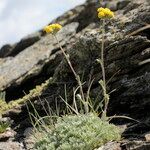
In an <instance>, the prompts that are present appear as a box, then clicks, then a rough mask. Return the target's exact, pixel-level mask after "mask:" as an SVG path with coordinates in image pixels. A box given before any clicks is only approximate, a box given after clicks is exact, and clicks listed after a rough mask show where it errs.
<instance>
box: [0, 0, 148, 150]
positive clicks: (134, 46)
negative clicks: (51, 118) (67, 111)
mask: <svg viewBox="0 0 150 150" xmlns="http://www.w3.org/2000/svg"><path fill="white" fill-rule="evenodd" d="M111 4H113V5H111ZM102 5H103V6H108V7H110V8H112V9H113V10H115V19H114V20H107V21H106V28H105V30H106V34H105V54H104V57H105V68H106V80H107V81H108V80H109V79H110V78H111V77H112V76H113V78H111V80H110V81H109V84H108V89H107V90H108V91H109V92H111V91H112V90H114V89H115V91H114V92H113V93H111V95H110V103H109V108H108V115H125V116H130V117H132V118H133V119H137V120H141V122H142V123H137V124H136V125H134V127H130V126H128V127H127V129H126V130H125V132H124V137H126V138H129V137H128V136H129V133H130V136H132V138H133V137H134V135H136V137H143V134H145V132H146V133H147V132H149V131H150V126H149V122H150V121H149V120H150V119H149V116H150V111H149V108H150V94H149V93H150V85H149V83H150V67H149V65H150V40H149V38H150V33H149V24H150V6H149V1H148V0H132V1H131V0H127V1H125V0H118V1H116V0H111V2H110V1H109V0H108V1H107V0H106V1H105V2H104V3H103V4H102ZM99 6H100V5H99V4H98V1H97V0H88V1H87V2H86V3H85V4H83V5H81V6H77V7H76V8H75V9H72V10H70V11H68V12H66V13H65V14H64V15H62V16H60V17H59V18H57V19H55V20H54V21H53V22H58V23H61V24H62V25H64V27H63V29H62V31H60V32H59V33H58V38H59V41H60V44H61V45H62V47H63V48H64V49H65V51H66V52H67V53H68V54H69V57H70V60H71V62H72V65H73V67H74V69H75V70H76V72H77V73H78V74H79V75H80V77H82V79H83V82H85V84H84V85H83V90H84V92H85V93H86V92H87V89H88V86H89V79H90V78H92V79H94V82H93V85H92V87H91V93H90V96H91V98H92V99H93V100H96V99H98V100H99V101H100V100H101V99H102V93H101V92H100V91H101V87H100V85H99V84H98V81H99V80H100V79H101V78H102V72H101V68H100V65H99V64H98V63H97V62H96V59H98V58H99V57H100V50H101V43H102V34H101V28H100V25H101V21H100V20H99V19H98V18H97V12H96V9H97V8H98V7H99ZM72 22H73V23H72ZM39 34H40V39H34V38H33V39H32V38H31V39H30V38H29V39H28V38H27V39H24V42H23V43H24V44H23V43H21V42H20V45H19V43H17V44H14V45H7V46H5V47H4V48H3V49H5V50H3V51H6V54H4V52H3V53H2V52H1V53H2V55H3V57H5V56H11V57H8V58H1V59H0V91H6V102H9V101H11V102H13V99H17V98H19V102H20V101H21V102H20V103H19V106H18V105H17V106H16V105H14V109H13V111H12V113H8V114H7V112H8V111H7V110H6V111H7V112H6V114H7V116H9V115H10V116H11V119H13V120H15V119H16V118H17V119H18V120H17V125H18V124H19V123H20V124H21V123H22V121H23V120H24V119H25V118H27V117H28V116H27V115H26V114H27V109H25V104H24V101H22V98H23V96H24V94H21V92H22V91H25V93H26V91H27V94H29V93H30V92H29V91H30V90H31V89H33V88H35V87H36V85H40V84H41V83H43V82H44V81H45V80H47V79H48V78H49V77H52V81H51V82H50V83H48V84H47V85H46V87H45V88H44V90H40V92H41V93H40V96H41V97H40V99H42V100H43V99H44V100H46V104H45V103H44V102H43V101H42V102H43V103H44V104H45V105H46V106H47V102H49V105H50V106H51V107H52V106H54V105H55V100H57V102H58V103H59V104H60V106H61V108H62V109H63V107H62V106H63V105H62V101H61V99H60V96H62V97H63V96H65V92H64V91H65V90H64V86H65V87H66V90H67V98H68V101H69V102H72V89H73V88H76V87H77V83H76V80H75V78H74V75H73V74H72V72H71V70H70V68H69V66H68V64H67V63H66V60H65V59H64V57H63V55H62V53H61V51H60V49H59V47H58V45H57V43H56V41H55V40H54V38H53V37H52V36H51V35H45V34H42V31H39ZM32 40H33V41H32ZM36 40H38V41H36ZM25 41H26V42H27V43H26V42H25ZM28 42H29V43H28ZM30 42H31V43H30ZM17 45H18V48H17ZM22 93H23V92H22ZM29 95H30V96H29ZM29 95H27V96H26V98H25V99H26V100H25V101H27V99H33V97H34V100H35V102H34V104H35V107H36V108H37V110H39V112H40V113H43V112H44V111H43V109H42V107H41V101H40V100H39V97H38V94H36V95H35V94H34V93H32V92H31V93H30V94H29ZM99 101H98V103H99ZM6 102H5V103H6ZM11 102H10V103H9V104H11ZM14 102H18V101H17V100H15V101H14ZM43 103H42V104H43ZM9 106H10V105H9ZM8 108H9V107H8ZM18 108H19V109H18ZM15 110H16V112H17V113H15ZM18 110H19V111H18ZM4 115H5V114H4ZM42 115H43V114H42ZM16 116H17V117H16ZM22 116H23V117H22ZM19 120H20V122H19ZM120 120H121V119H120ZM18 122H19V123H18ZM118 122H121V123H122V122H124V121H122V120H121V121H118ZM125 122H126V121H125ZM128 122H131V121H128ZM131 126H132V124H131ZM23 133H24V132H22V134H23ZM125 134H126V135H125ZM23 136H24V135H23ZM145 138H147V140H148V136H146V137H145ZM129 140H130V141H131V139H129ZM139 141H140V142H138V141H135V142H132V143H130V142H129V143H128V142H126V144H125V146H127V149H133V150H138V149H140V148H141V149H144V148H145V149H146V148H147V149H148V148H149V142H145V141H144V142H143V141H141V140H139ZM29 143H30V142H29ZM31 143H32V142H31ZM111 143H113V142H111ZM111 143H109V144H110V145H111ZM109 144H108V145H109ZM130 144H131V145H130ZM110 145H109V146H110ZM106 147H107V146H106ZM111 147H112V146H111ZM119 147H120V146H119ZM119 147H118V148H119ZM121 147H124V145H121ZM107 149H108V148H107Z"/></svg>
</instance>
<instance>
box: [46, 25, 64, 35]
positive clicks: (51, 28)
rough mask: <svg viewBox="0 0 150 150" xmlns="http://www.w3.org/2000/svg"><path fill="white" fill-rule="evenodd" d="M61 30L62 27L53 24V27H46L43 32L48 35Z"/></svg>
mask: <svg viewBox="0 0 150 150" xmlns="http://www.w3.org/2000/svg"><path fill="white" fill-rule="evenodd" d="M61 28H62V26H61V25H60V24H51V25H48V26H46V27H45V28H44V29H43V30H44V31H45V32H46V33H52V34H56V33H57V32H58V31H59V30H60V29H61Z"/></svg>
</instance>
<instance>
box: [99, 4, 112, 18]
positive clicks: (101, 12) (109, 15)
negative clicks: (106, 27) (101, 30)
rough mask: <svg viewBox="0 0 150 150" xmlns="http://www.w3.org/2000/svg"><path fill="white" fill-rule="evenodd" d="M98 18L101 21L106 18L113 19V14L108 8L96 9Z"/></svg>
mask: <svg viewBox="0 0 150 150" xmlns="http://www.w3.org/2000/svg"><path fill="white" fill-rule="evenodd" d="M97 11H98V18H102V19H107V18H113V17H114V13H113V12H112V11H111V10H110V9H108V8H102V7H100V8H98V9H97Z"/></svg>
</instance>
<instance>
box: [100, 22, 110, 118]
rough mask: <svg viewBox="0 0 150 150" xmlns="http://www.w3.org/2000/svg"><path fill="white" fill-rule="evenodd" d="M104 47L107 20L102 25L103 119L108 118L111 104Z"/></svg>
mask: <svg viewBox="0 0 150 150" xmlns="http://www.w3.org/2000/svg"><path fill="white" fill-rule="evenodd" d="M104 46H105V19H103V23H102V45H101V63H100V64H101V69H102V78H103V87H102V88H103V96H104V110H103V114H102V117H106V113H107V107H108V103H109V95H108V94H107V87H106V75H105V63H104Z"/></svg>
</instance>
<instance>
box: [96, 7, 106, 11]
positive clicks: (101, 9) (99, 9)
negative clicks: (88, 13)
mask: <svg viewBox="0 0 150 150" xmlns="http://www.w3.org/2000/svg"><path fill="white" fill-rule="evenodd" d="M104 9H105V8H102V7H100V8H98V9H97V11H98V12H100V11H104Z"/></svg>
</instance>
